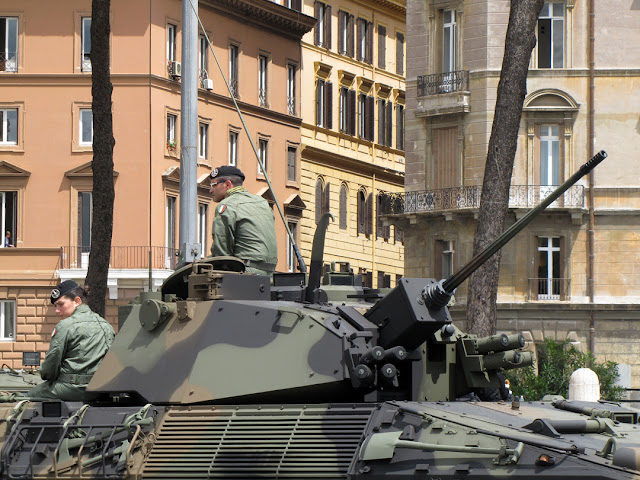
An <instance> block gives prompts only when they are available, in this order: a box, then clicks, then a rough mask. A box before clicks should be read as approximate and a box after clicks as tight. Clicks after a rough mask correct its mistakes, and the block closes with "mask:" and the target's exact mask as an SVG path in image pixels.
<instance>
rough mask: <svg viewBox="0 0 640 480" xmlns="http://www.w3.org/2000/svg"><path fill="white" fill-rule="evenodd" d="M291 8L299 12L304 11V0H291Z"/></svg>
mask: <svg viewBox="0 0 640 480" xmlns="http://www.w3.org/2000/svg"><path fill="white" fill-rule="evenodd" d="M291 9H292V10H297V11H298V12H301V11H302V0H291Z"/></svg>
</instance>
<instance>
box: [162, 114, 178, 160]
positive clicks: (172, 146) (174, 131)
mask: <svg viewBox="0 0 640 480" xmlns="http://www.w3.org/2000/svg"><path fill="white" fill-rule="evenodd" d="M171 118H173V122H172V123H171V122H170V119H171ZM164 137H165V156H168V157H176V158H177V157H179V156H180V155H179V142H178V139H179V138H180V112H179V111H177V110H174V109H171V108H167V109H166V111H165V135H164Z"/></svg>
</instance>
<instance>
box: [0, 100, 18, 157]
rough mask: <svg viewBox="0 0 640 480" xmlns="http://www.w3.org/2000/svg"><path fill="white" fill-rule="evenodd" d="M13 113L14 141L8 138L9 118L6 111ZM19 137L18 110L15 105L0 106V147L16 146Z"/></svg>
mask: <svg viewBox="0 0 640 480" xmlns="http://www.w3.org/2000/svg"><path fill="white" fill-rule="evenodd" d="M9 112H11V113H15V123H16V126H15V128H14V130H15V141H13V140H9V139H8V134H9V126H10V121H11V120H10V119H9V118H8V116H9V115H8V113H9ZM19 137H20V110H19V108H18V107H17V106H11V107H9V106H4V105H2V106H0V147H16V146H18V144H19V141H20V139H19Z"/></svg>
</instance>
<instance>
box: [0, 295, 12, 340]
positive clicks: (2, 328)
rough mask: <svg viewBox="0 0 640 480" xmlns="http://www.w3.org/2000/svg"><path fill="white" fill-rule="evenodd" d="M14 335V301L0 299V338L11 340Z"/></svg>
mask: <svg viewBox="0 0 640 480" xmlns="http://www.w3.org/2000/svg"><path fill="white" fill-rule="evenodd" d="M15 336H16V302H15V300H0V340H13V339H14V338H15Z"/></svg>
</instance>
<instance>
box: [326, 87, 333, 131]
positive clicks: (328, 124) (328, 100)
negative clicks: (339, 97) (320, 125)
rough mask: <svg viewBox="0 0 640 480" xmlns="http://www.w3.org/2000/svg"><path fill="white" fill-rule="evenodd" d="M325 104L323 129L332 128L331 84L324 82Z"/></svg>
mask: <svg viewBox="0 0 640 480" xmlns="http://www.w3.org/2000/svg"><path fill="white" fill-rule="evenodd" d="M324 91H325V102H324V109H325V110H324V111H325V114H324V127H325V128H333V84H332V83H331V82H326V83H325V86H324Z"/></svg>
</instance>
